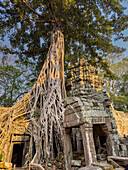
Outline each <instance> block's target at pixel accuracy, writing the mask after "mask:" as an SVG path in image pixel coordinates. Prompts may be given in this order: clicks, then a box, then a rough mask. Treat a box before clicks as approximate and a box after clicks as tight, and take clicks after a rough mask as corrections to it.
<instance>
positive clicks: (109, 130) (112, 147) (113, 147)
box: [105, 118, 118, 156]
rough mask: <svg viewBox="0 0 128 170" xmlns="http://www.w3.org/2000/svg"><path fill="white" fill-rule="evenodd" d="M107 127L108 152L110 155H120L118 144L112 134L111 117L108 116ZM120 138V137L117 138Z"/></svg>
mask: <svg viewBox="0 0 128 170" xmlns="http://www.w3.org/2000/svg"><path fill="white" fill-rule="evenodd" d="M105 120H106V124H105V125H106V128H107V139H106V146H107V153H108V155H109V156H110V155H113V156H118V152H117V146H116V145H115V143H114V140H113V134H112V127H111V120H110V118H106V119H105ZM117 140H118V139H117Z"/></svg>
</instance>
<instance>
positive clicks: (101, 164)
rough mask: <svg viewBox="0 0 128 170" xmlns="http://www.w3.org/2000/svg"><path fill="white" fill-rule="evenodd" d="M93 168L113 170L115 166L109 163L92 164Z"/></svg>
mask: <svg viewBox="0 0 128 170" xmlns="http://www.w3.org/2000/svg"><path fill="white" fill-rule="evenodd" d="M92 165H93V166H99V167H100V168H101V169H103V170H113V166H112V165H110V164H107V163H98V162H95V163H92Z"/></svg>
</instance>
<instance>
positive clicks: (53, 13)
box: [48, 0, 58, 25]
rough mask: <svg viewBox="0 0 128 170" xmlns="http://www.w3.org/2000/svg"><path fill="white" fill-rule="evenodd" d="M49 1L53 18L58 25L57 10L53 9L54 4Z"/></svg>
mask: <svg viewBox="0 0 128 170" xmlns="http://www.w3.org/2000/svg"><path fill="white" fill-rule="evenodd" d="M48 2H49V7H50V9H51V12H52V18H53V20H55V23H56V24H57V25H58V23H57V19H56V16H55V12H54V10H53V6H52V3H51V0H48Z"/></svg>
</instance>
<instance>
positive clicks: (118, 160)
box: [107, 156, 128, 167]
mask: <svg viewBox="0 0 128 170" xmlns="http://www.w3.org/2000/svg"><path fill="white" fill-rule="evenodd" d="M107 158H108V159H111V160H113V161H115V162H116V163H117V164H119V165H120V166H124V167H125V166H127V165H128V157H119V156H108V157H107Z"/></svg>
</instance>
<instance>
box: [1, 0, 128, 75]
mask: <svg viewBox="0 0 128 170" xmlns="http://www.w3.org/2000/svg"><path fill="white" fill-rule="evenodd" d="M121 2H122V1H121V0H104V1H101V0H86V1H85V0H38V1H35V0H28V1H27V0H3V1H1V2H0V13H1V16H0V20H1V32H0V34H1V37H2V39H3V40H4V38H5V37H6V36H8V40H9V42H10V47H9V48H7V47H6V46H2V47H1V51H2V52H3V53H4V54H7V53H11V54H17V55H18V56H19V60H20V61H22V62H24V63H25V64H26V65H27V63H29V61H32V63H34V64H35V65H36V68H35V71H34V72H35V73H38V72H39V70H40V69H41V67H42V64H43V61H44V59H45V57H46V53H47V51H48V47H49V44H50V37H51V32H52V30H53V28H54V27H59V28H60V29H61V30H62V32H63V33H64V36H65V67H66V68H67V67H68V64H69V63H70V64H72V63H73V62H75V61H76V60H77V58H79V57H85V58H86V59H87V61H88V62H89V63H90V64H92V65H96V66H100V68H102V69H104V70H106V73H107V74H110V71H109V69H108V64H107V62H106V61H105V60H104V59H105V58H106V57H107V55H108V54H111V53H118V52H122V51H123V50H124V49H123V48H119V47H116V46H114V45H113V44H112V39H111V38H112V36H113V35H116V36H117V39H120V38H122V39H123V40H124V41H125V40H126V39H127V37H124V35H123V33H122V31H123V30H125V29H126V28H127V27H128V16H127V15H125V14H124V10H125V8H124V7H123V6H122V5H121Z"/></svg>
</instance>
